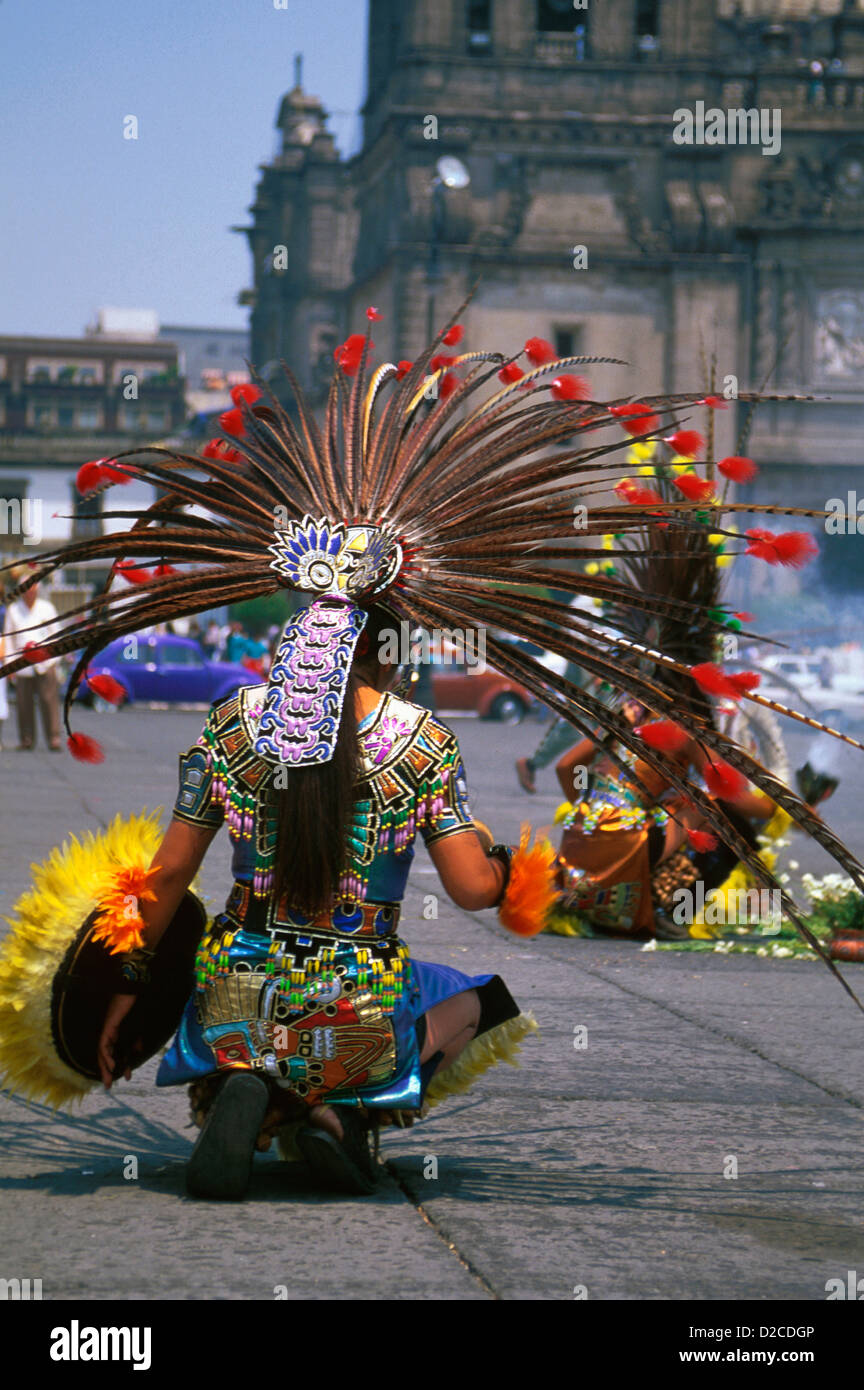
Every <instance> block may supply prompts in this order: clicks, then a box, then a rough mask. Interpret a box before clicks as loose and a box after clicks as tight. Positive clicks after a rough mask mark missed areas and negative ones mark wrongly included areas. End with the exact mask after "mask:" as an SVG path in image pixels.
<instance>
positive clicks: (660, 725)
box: [634, 719, 690, 753]
mask: <svg viewBox="0 0 864 1390" xmlns="http://www.w3.org/2000/svg"><path fill="white" fill-rule="evenodd" d="M634 732H635V733H636V734H637V735H638V736H639V738H641V739H644V740H645V742H646V743H647V744H648V747H649V748H656V749H658V750H659V751H660V752H661V753H680V752H681V750H682V749H683V748H686V747H687V744H688V743H689V741H690V735H689V734H688V733H687V731H686V729H682V728H681V726H680V724H673V723H672V720H671V719H658V720H656V721H654V722H653V723H651V724H638V725H637V726H636V729H635V730H634Z"/></svg>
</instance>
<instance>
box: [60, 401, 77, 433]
mask: <svg viewBox="0 0 864 1390" xmlns="http://www.w3.org/2000/svg"><path fill="white" fill-rule="evenodd" d="M57 424H58V425H59V426H60V429H61V430H71V429H74V428H75V407H74V406H71V405H61V406H60V407H59V409H58V411H57Z"/></svg>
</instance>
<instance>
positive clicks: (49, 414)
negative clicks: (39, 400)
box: [33, 405, 54, 430]
mask: <svg viewBox="0 0 864 1390" xmlns="http://www.w3.org/2000/svg"><path fill="white" fill-rule="evenodd" d="M33 424H34V425H35V427H36V429H37V430H50V429H51V427H52V426H53V424H54V407H53V405H34V407H33Z"/></svg>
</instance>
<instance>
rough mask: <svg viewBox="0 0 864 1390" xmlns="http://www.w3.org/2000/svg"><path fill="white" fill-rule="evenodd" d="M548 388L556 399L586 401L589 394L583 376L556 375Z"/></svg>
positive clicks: (589, 391) (589, 388)
mask: <svg viewBox="0 0 864 1390" xmlns="http://www.w3.org/2000/svg"><path fill="white" fill-rule="evenodd" d="M549 389H550V390H551V392H552V395H553V396H554V397H555V399H556V401H587V400H588V398H589V396H590V395H591V387H590V386H589V385H588V382H587V381H586V380H585V378H584V376H566V375H565V376H556V378H555V380H554V381H553V382H552V385H551V387H550V388H549Z"/></svg>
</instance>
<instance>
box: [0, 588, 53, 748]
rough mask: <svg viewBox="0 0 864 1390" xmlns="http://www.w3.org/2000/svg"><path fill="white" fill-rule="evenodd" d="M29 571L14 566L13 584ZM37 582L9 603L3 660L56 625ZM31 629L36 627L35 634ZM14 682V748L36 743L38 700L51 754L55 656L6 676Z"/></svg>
mask: <svg viewBox="0 0 864 1390" xmlns="http://www.w3.org/2000/svg"><path fill="white" fill-rule="evenodd" d="M29 572H30V571H29V570H28V569H25V568H23V567H22V568H21V569H14V570H12V572H11V574H10V579H11V580H12V584H13V585H18V584H21V583H26V582H27V575H28V573H29ZM39 588H40V586H39V584H38V583H32V582H31V583H29V585H28V587H27V588H25V589H24V590H23V592H22V593H21V594H20V596H19V597H17V598H15V599H13V600H12V602H10V604H9V606H8V607H7V609H6V616H5V619H4V624H3V636H4V639H5V647H6V650H5V660H6V661H7V662H8V661H12V660H14V658H15V657H17V656H21V655H24V654H26V650H27V647H28V645H30V646H31V647H32V648H35V647H40V646H43V645H44V643H45V639H46V638H49V639H50V637H51V636H52V634H53V628H54V626H55V625H56V624H57V609H56V608H55V607H54V605H53V603H52V602H51V601H50V599H47V598H42V597H41V596H40V593H39ZM35 629H38V635H37V632H36V631H35ZM10 679H11V680H12V681H13V682H14V685H15V695H16V701H17V710H18V747H19V749H22V750H24V749H32V748H33V747H34V746H35V743H36V718H35V706H36V704H37V702H38V705H39V711H40V715H41V718H42V729H43V732H44V735H45V742H46V743H47V745H48V747H49V748H50V749H51V751H52V752H54V753H59V752H60V751H61V743H60V672H59V660H58V657H56V656H51V655H46V656H45V657H44V658H43V659H42V660H39V661H35V662H32V663H31V664H30V665H27V666H23V667H22V668H21V669H20V670H19V671H17V672H15V674H14V675H12V676H11V678H10Z"/></svg>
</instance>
